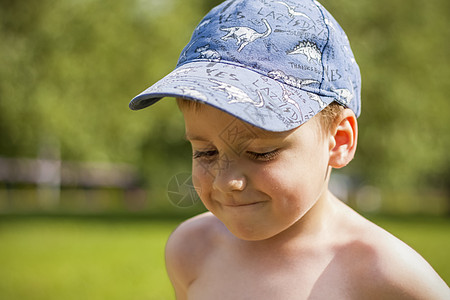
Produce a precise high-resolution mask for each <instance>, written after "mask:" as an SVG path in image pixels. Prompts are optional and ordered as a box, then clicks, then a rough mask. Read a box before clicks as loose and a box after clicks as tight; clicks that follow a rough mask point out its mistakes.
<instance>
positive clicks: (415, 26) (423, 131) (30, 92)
mask: <svg viewBox="0 0 450 300" xmlns="http://www.w3.org/2000/svg"><path fill="white" fill-rule="evenodd" d="M219 2H220V1H219V0H215V1H210V0H190V1H183V0H165V1H159V0H131V1H125V0H114V1H106V2H105V1H99V0H81V1H80V0H63V1H56V0H42V1H38V2H30V1H12V0H9V1H7V0H3V1H0V39H1V41H2V43H0V65H1V66H2V67H1V68H0V139H1V141H2V143H0V156H7V157H36V156H37V155H38V152H39V151H40V149H41V148H42V145H45V144H46V143H48V141H53V142H51V143H54V144H56V145H59V147H60V149H61V157H62V158H63V159H67V160H81V161H110V162H128V163H133V164H135V165H136V166H138V167H139V168H140V170H141V172H142V174H145V176H146V178H147V179H148V185H149V186H150V187H151V188H152V190H153V191H154V193H155V195H158V197H159V195H161V194H162V193H163V192H162V191H163V190H164V189H165V187H166V184H167V182H168V180H169V179H170V178H171V177H172V176H173V175H175V174H177V173H178V172H183V171H187V170H189V168H190V167H189V146H188V145H187V144H186V143H185V142H184V141H183V140H182V136H183V122H182V119H181V115H180V113H179V112H178V109H177V108H176V105H175V103H174V101H170V100H168V101H162V102H161V103H158V104H157V105H155V107H154V108H152V109H150V110H144V111H139V112H132V111H130V110H129V109H128V108H127V104H128V101H129V100H130V99H131V98H132V97H133V96H135V95H136V94H137V93H139V92H140V91H142V90H144V89H145V88H146V87H148V86H149V85H151V84H153V83H155V82H156V81H157V80H158V79H160V78H162V77H163V76H164V75H166V74H167V73H168V72H170V71H171V70H172V69H173V67H174V66H175V63H176V60H177V58H178V55H179V53H180V52H181V50H182V48H183V47H184V45H185V44H186V43H187V41H188V40H189V37H190V35H191V32H192V30H193V28H194V27H195V25H196V24H197V23H198V22H199V21H200V19H201V17H202V16H203V15H204V14H205V13H206V12H207V11H208V10H209V9H210V8H212V7H213V6H215V5H216V4H218V3H219ZM323 4H324V5H325V7H327V8H328V10H329V11H331V13H332V14H333V15H334V16H335V17H336V19H337V20H338V21H339V22H340V23H341V25H342V26H343V28H344V29H345V31H346V32H347V34H348V35H349V38H350V41H351V43H352V47H353V50H354V53H355V56H356V59H357V61H358V63H359V65H360V67H361V72H362V77H363V92H362V94H363V95H362V96H363V111H362V116H361V118H360V119H359V125H360V136H359V149H358V151H357V156H356V159H355V161H354V162H352V164H351V165H350V166H349V167H347V168H346V169H344V172H346V173H348V174H351V175H353V176H355V177H357V178H359V179H360V180H361V181H364V182H365V183H369V184H373V185H377V186H380V187H382V188H388V189H405V190H410V189H415V188H417V187H421V188H427V187H434V188H441V189H445V188H447V189H448V186H450V183H449V178H450V176H448V175H449V174H450V161H449V157H450V156H449V155H448V154H447V149H449V148H450V139H449V138H448V128H450V118H449V115H448V112H449V111H450V107H449V106H450V102H449V101H447V99H446V95H445V93H446V90H447V89H446V87H447V86H448V84H447V81H448V78H449V77H450V76H449V75H450V74H449V72H450V71H449V70H450V68H449V57H448V39H449V37H450V36H449V31H450V27H449V26H447V13H446V12H448V11H449V2H448V1H445V0H432V1H425V2H424V1H418V0H412V1H408V2H404V1H402V2H395V1H394V2H392V1H388V0H380V1H376V2H373V1H369V0H360V1H351V0H341V1H331V0H324V1H323ZM158 189H159V190H158ZM447 191H448V190H447Z"/></svg>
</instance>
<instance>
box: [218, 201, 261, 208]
mask: <svg viewBox="0 0 450 300" xmlns="http://www.w3.org/2000/svg"><path fill="white" fill-rule="evenodd" d="M260 203H262V202H261V201H260V202H253V203H245V204H224V206H227V207H249V206H254V205H257V204H260Z"/></svg>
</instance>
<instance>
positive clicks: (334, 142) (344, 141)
mask: <svg viewBox="0 0 450 300" xmlns="http://www.w3.org/2000/svg"><path fill="white" fill-rule="evenodd" d="M357 140H358V123H357V121H356V116H355V114H354V113H353V111H351V110H350V109H345V110H343V111H342V113H341V114H340V115H339V117H338V119H337V120H336V123H335V126H334V127H333V129H332V132H331V136H330V160H329V165H330V166H331V167H333V168H336V169H339V168H342V167H345V166H346V165H347V164H348V163H349V162H350V161H351V160H352V159H353V157H354V155H355V151H356V144H357Z"/></svg>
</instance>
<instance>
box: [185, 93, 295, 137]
mask: <svg viewBox="0 0 450 300" xmlns="http://www.w3.org/2000/svg"><path fill="white" fill-rule="evenodd" d="M184 102H191V101H184ZM180 109H181V112H182V113H183V116H184V120H185V124H186V138H187V139H188V140H191V141H192V140H211V139H213V138H215V137H220V138H221V139H222V140H223V139H226V140H229V141H231V140H234V139H239V140H245V139H248V140H256V139H260V140H277V139H284V138H286V137H287V136H289V135H291V134H292V133H293V132H294V131H296V130H297V129H293V130H289V131H285V132H272V131H267V130H264V129H261V128H258V127H255V126H253V125H250V124H248V123H246V122H244V121H242V120H240V119H238V118H236V117H234V116H232V115H230V114H228V113H226V112H224V111H222V110H220V109H218V108H214V107H212V106H210V105H207V104H200V103H196V104H183V105H180ZM301 127H302V126H301Z"/></svg>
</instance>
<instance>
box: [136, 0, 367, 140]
mask: <svg viewBox="0 0 450 300" xmlns="http://www.w3.org/2000/svg"><path fill="white" fill-rule="evenodd" d="M360 95H361V75H360V71H359V67H358V65H357V63H356V61H355V58H354V56H353V53H352V51H351V48H350V44H349V41H348V38H347V36H346V34H345V32H344V31H343V30H342V28H341V27H340V26H339V24H338V23H337V22H336V20H335V19H334V18H333V17H332V16H331V14H330V13H329V12H328V11H327V10H325V8H324V7H323V6H322V5H321V4H320V3H318V2H317V1H315V0H282V1H276V0H228V1H225V2H223V3H222V4H220V5H219V6H217V7H215V8H213V9H212V10H211V11H210V12H209V13H208V14H207V15H206V16H205V17H204V18H203V20H202V21H201V22H200V24H199V25H198V26H197V27H196V28H195V30H194V32H193V35H192V38H191V40H190V42H189V43H188V44H187V46H186V47H185V48H184V49H183V51H182V52H181V55H180V58H179V60H178V64H177V66H176V68H175V70H173V71H172V72H171V73H170V74H168V75H167V76H165V77H164V78H162V79H161V80H159V81H158V82H156V83H155V84H154V85H152V86H150V87H149V88H148V89H146V90H145V91H144V92H142V93H141V94H139V95H138V96H136V97H135V98H133V99H132V100H131V102H130V104H129V106H130V108H131V109H133V110H139V109H142V108H145V107H147V106H150V105H152V104H154V103H156V102H157V101H159V100H160V99H162V98H163V97H179V98H184V99H189V100H194V101H200V102H204V103H206V104H209V105H211V106H214V107H216V108H218V109H221V110H223V111H225V112H227V113H229V114H231V115H233V116H235V117H237V118H239V119H241V120H243V121H245V122H247V123H249V124H251V125H254V126H256V127H259V128H262V129H265V130H268V131H278V132H281V131H287V130H291V129H294V128H296V127H298V126H300V125H301V124H303V123H304V122H306V121H307V120H309V119H311V118H312V117H313V116H314V115H316V114H317V113H318V112H320V111H321V110H322V109H323V108H325V107H326V106H327V105H329V104H330V103H331V102H333V101H336V102H337V103H339V104H341V105H343V106H344V107H348V108H350V109H352V110H353V112H354V113H355V115H356V116H359V114H360V111H361V100H360V98H361V96H360Z"/></svg>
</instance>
